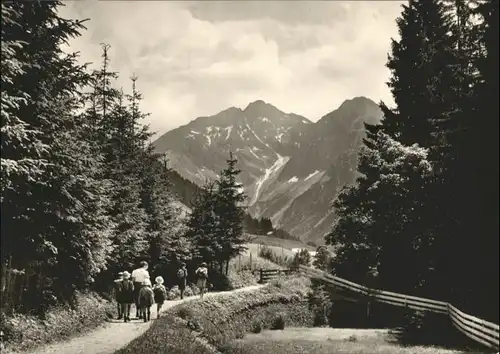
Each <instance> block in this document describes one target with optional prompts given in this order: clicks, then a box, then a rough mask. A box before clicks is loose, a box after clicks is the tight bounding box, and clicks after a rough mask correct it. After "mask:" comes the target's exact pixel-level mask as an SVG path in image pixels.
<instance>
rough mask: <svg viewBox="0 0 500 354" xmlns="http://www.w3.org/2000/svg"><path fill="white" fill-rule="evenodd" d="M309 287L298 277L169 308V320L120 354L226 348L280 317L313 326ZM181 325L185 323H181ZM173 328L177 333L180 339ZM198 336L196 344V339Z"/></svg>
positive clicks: (161, 321) (189, 353) (159, 322)
mask: <svg viewBox="0 0 500 354" xmlns="http://www.w3.org/2000/svg"><path fill="white" fill-rule="evenodd" d="M309 284H310V282H309V280H308V279H305V278H295V279H290V280H288V281H286V282H276V283H274V285H270V286H266V287H263V288H261V289H258V290H255V291H252V293H251V294H248V293H244V292H240V293H237V292H235V293H226V294H219V295H216V296H213V297H212V298H207V299H205V300H204V301H193V302H188V303H184V304H181V305H179V306H176V307H175V308H172V309H171V310H169V315H168V316H165V317H162V318H160V319H158V320H156V321H155V322H154V323H153V325H152V326H151V328H150V329H149V330H148V331H147V332H146V333H145V334H144V335H142V336H141V337H139V338H137V339H136V340H134V341H132V342H131V343H130V344H129V345H128V346H127V347H125V348H123V349H121V350H119V351H118V352H117V353H118V354H128V353H134V354H142V353H144V354H154V353H158V354H160V353H175V354H192V353H198V352H199V353H208V352H210V348H211V347H212V346H215V347H217V348H222V347H223V346H224V345H225V344H226V343H228V342H230V341H231V340H233V339H236V338H241V337H242V336H243V334H244V333H246V332H249V331H251V330H252V329H253V328H254V327H255V326H256V325H259V324H260V326H261V327H262V328H269V327H270V326H271V325H272V322H273V320H275V319H276V316H280V315H281V316H282V317H283V318H284V320H285V321H286V323H288V324H290V325H295V326H307V325H309V324H312V316H311V314H310V313H309V311H308V308H307V304H305V303H304V302H303V301H302V299H304V297H305V295H306V293H307V291H308V289H309ZM182 321H184V325H181V324H180V323H181V322H182ZM189 327H191V328H192V329H194V330H193V331H192V332H191V340H190V339H189V338H188V337H187V334H188V333H189V329H188V328H189ZM171 328H175V329H176V330H178V331H179V336H178V337H176V336H175V332H174V331H172V330H171ZM181 338H182V340H181ZM195 338H197V339H198V340H196V341H195ZM203 342H205V344H206V345H205V349H199V348H198V346H199V344H200V343H203ZM165 348H167V349H165ZM212 348H213V347H212ZM212 351H213V350H212Z"/></svg>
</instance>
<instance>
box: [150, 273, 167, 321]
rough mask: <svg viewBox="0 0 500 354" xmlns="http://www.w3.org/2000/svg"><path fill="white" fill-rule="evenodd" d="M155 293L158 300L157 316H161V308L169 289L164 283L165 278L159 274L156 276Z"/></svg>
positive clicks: (156, 300)
mask: <svg viewBox="0 0 500 354" xmlns="http://www.w3.org/2000/svg"><path fill="white" fill-rule="evenodd" d="M153 293H154V296H155V302H156V318H159V317H160V310H161V307H162V306H163V303H164V302H165V298H166V297H167V289H166V288H165V285H163V278H162V277H160V276H158V277H156V278H155V285H154V287H153Z"/></svg>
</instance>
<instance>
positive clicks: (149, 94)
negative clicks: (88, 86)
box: [61, 0, 404, 134]
mask: <svg viewBox="0 0 500 354" xmlns="http://www.w3.org/2000/svg"><path fill="white" fill-rule="evenodd" d="M402 3H404V2H400V1H318V2H314V1H303V2H302V1H235V2H232V1H221V2H217V1H203V2H201V1H200V2H175V1H140V0H136V1H96V0H83V1H75V2H69V1H67V2H65V4H66V7H65V8H63V9H62V10H61V13H62V15H63V16H64V17H66V18H68V17H70V18H80V19H83V18H90V21H88V22H87V24H86V26H87V28H88V30H87V31H86V32H84V33H83V36H82V37H80V38H78V39H76V40H73V41H72V42H71V48H72V49H73V51H80V52H81V57H82V60H83V61H91V62H94V63H96V64H97V63H98V62H99V60H100V55H101V49H100V46H99V43H101V42H105V43H108V44H110V45H111V51H110V57H111V62H112V69H114V70H116V71H118V72H119V74H120V75H121V78H120V80H119V81H118V83H117V85H118V86H123V87H124V90H128V89H129V87H130V84H129V79H128V78H129V77H130V76H131V75H132V74H133V73H135V74H136V75H138V76H139V80H138V88H139V89H140V90H141V91H142V93H143V95H144V101H143V110H144V111H146V112H149V113H151V116H150V117H149V118H148V122H147V123H149V124H150V125H151V128H152V129H153V130H154V131H157V132H158V133H160V134H161V133H164V132H166V131H168V130H170V129H173V128H176V127H178V126H180V125H183V124H186V123H188V122H189V121H191V120H193V119H195V118H196V117H199V116H207V115H212V114H215V113H217V112H219V111H221V110H224V109H226V108H228V107H230V106H236V107H241V108H244V107H246V105H247V104H248V103H249V102H252V101H255V100H257V99H262V100H264V101H266V102H268V103H271V104H273V105H275V106H276V107H278V108H279V109H281V110H283V111H285V112H293V113H297V114H301V115H304V116H305V117H307V118H308V119H310V120H312V121H316V120H318V119H319V118H321V117H322V116H323V115H325V114H326V113H328V112H330V111H332V110H333V109H335V108H337V106H338V105H339V104H340V103H342V102H343V101H344V100H345V99H349V98H352V97H354V96H366V97H369V98H371V99H373V100H374V101H375V102H378V101H380V100H383V101H384V102H386V103H388V104H392V102H393V100H392V97H391V95H390V92H389V90H388V88H387V86H386V84H385V83H386V81H387V79H388V78H389V71H388V69H387V68H385V63H386V61H387V54H388V52H389V49H390V40H391V37H393V38H397V36H398V34H397V28H396V22H395V19H396V17H398V16H399V14H400V13H401V10H402V9H401V4H402Z"/></svg>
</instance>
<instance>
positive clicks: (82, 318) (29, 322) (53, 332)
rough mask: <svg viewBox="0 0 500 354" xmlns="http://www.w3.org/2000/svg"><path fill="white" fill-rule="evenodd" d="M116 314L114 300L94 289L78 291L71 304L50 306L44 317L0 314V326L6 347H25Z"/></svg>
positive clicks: (81, 329)
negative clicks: (93, 290) (0, 317)
mask: <svg viewBox="0 0 500 354" xmlns="http://www.w3.org/2000/svg"><path fill="white" fill-rule="evenodd" d="M115 315H116V303H113V302H109V301H106V300H104V299H103V298H101V297H100V296H98V295H97V294H95V293H88V294H83V293H77V294H76V299H75V305H74V307H73V308H71V307H69V306H67V305H66V306H63V305H60V306H57V307H54V308H51V309H49V310H48V311H47V312H46V314H45V316H44V319H40V318H38V317H34V316H30V315H21V314H14V315H13V316H10V317H2V321H1V322H2V323H1V330H2V332H3V334H4V338H3V339H4V341H5V347H6V349H7V350H9V348H15V349H16V350H18V351H25V350H28V349H31V348H34V347H37V346H39V345H42V344H48V343H53V342H56V341H59V340H62V339H66V338H68V337H70V336H72V335H74V334H77V333H84V332H86V331H88V330H91V329H94V328H95V327H97V326H99V325H100V324H102V323H103V322H105V321H108V320H109V319H110V318H112V317H113V316H115Z"/></svg>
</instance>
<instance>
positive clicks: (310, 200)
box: [250, 97, 382, 241]
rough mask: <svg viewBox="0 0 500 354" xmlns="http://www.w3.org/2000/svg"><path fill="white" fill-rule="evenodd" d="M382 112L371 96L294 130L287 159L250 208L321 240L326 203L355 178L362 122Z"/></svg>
mask: <svg viewBox="0 0 500 354" xmlns="http://www.w3.org/2000/svg"><path fill="white" fill-rule="evenodd" d="M381 117H382V112H381V111H380V109H379V107H378V106H377V105H376V104H375V103H374V102H373V101H371V100H369V99H367V98H364V97H356V98H354V99H352V100H347V101H345V102H344V103H343V104H342V105H341V106H340V107H339V108H338V109H336V110H335V111H333V112H331V113H328V114H327V115H325V116H324V117H323V118H321V119H320V120H319V121H318V122H316V123H315V124H311V125H309V126H307V127H304V128H302V129H301V131H300V132H298V134H297V132H294V133H293V134H292V136H291V138H290V141H291V145H292V146H291V147H289V148H288V149H289V151H291V158H290V160H289V161H288V162H287V164H286V165H285V166H284V167H283V169H282V170H281V171H280V173H279V174H278V175H276V176H274V178H273V181H272V182H271V183H269V184H268V185H267V187H266V189H265V190H263V191H262V193H261V194H260V196H259V199H258V201H257V202H256V203H255V204H253V205H252V206H251V207H250V213H251V214H253V215H261V216H265V217H269V218H270V219H271V220H272V222H273V224H275V225H276V226H277V227H278V226H279V227H283V228H284V229H286V230H287V231H288V232H290V233H291V234H294V235H299V236H300V238H301V239H303V240H304V241H308V240H314V241H318V240H321V239H322V237H323V236H324V234H325V233H327V232H328V231H329V230H330V228H331V224H332V222H333V220H334V215H333V213H332V208H331V203H332V201H333V199H334V197H335V195H336V194H337V192H338V191H339V190H340V189H341V188H342V187H343V186H344V185H346V184H349V183H352V182H353V181H354V179H355V173H356V164H357V153H358V151H359V148H360V147H361V144H362V139H363V137H364V127H363V123H364V122H367V123H377V122H379V121H380V119H381Z"/></svg>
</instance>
